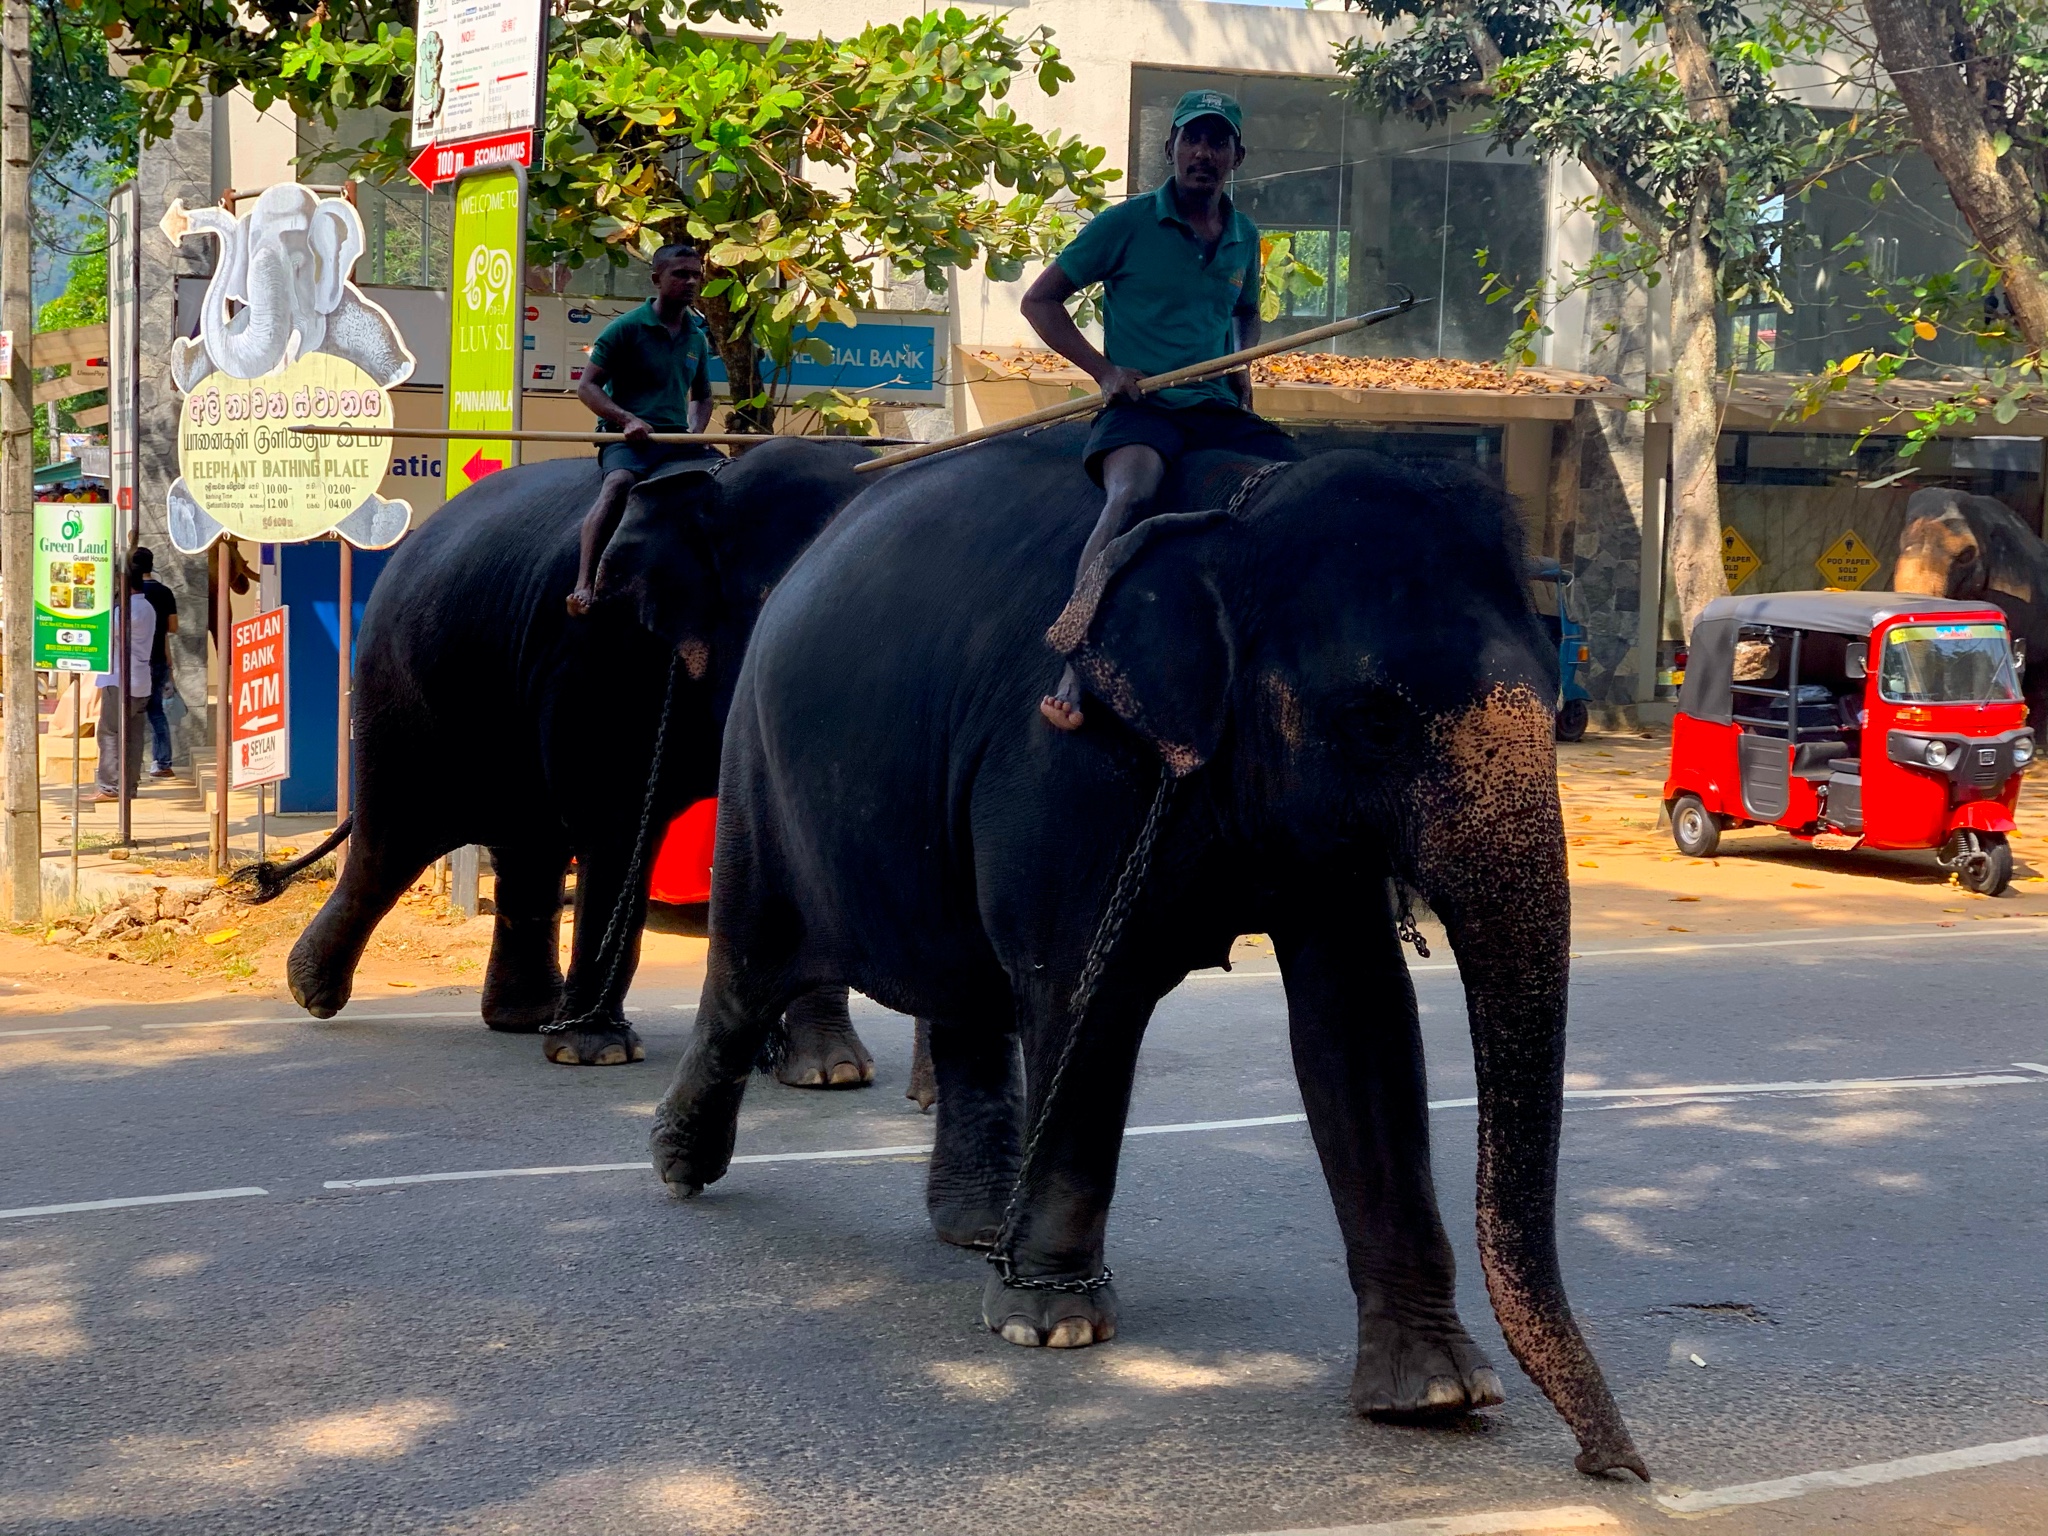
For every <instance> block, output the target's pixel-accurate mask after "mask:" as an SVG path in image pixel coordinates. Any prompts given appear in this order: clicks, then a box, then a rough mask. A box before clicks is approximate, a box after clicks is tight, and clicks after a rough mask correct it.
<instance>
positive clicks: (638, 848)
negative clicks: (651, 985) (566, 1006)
mask: <svg viewBox="0 0 2048 1536" xmlns="http://www.w3.org/2000/svg"><path fill="white" fill-rule="evenodd" d="M682 665H683V658H682V655H681V653H680V652H678V653H676V654H673V655H671V656H670V657H669V659H668V686H667V687H666V688H664V689H663V690H662V695H661V720H660V723H659V724H658V725H656V726H655V729H654V762H653V763H652V765H650V766H649V768H648V770H647V793H646V794H644V795H642V796H641V797H640V826H639V829H638V830H637V831H636V832H635V833H634V834H633V857H632V858H631V859H630V860H629V861H628V862H627V864H626V883H625V884H624V885H622V886H620V887H619V899H618V900H617V901H615V902H613V903H612V911H611V917H610V918H609V919H608V920H607V921H606V923H605V925H604V938H603V939H602V940H600V941H599V943H598V946H597V954H596V955H595V956H593V957H592V964H593V965H595V966H596V968H597V970H598V972H599V974H601V975H602V976H603V977H604V984H603V985H602V986H601V987H600V988H599V989H598V992H597V1001H596V1002H594V1003H592V1004H591V1005H590V1006H589V1007H588V1008H587V1009H585V1010H584V1011H583V1012H582V1013H580V1014H578V1015H577V1016H576V1017H575V1018H573V1019H557V1020H556V1021H555V1022H554V1023H552V1024H543V1025H541V1027H540V1032H541V1033H542V1034H544V1035H559V1034H565V1033H567V1032H568V1031H570V1030H572V1029H573V1030H583V1029H587V1028H589V1027H590V1026H591V1025H593V1024H608V1023H610V1022H611V1019H610V1016H609V1015H608V1014H607V1013H606V1012H605V1001H606V999H607V998H609V997H610V996H611V995H612V989H613V988H614V987H616V986H617V985H618V984H619V970H620V967H622V966H623V965H624V964H625V963H626V951H627V950H628V949H630V948H631V947H632V939H631V936H630V935H628V934H627V933H626V931H625V928H626V914H627V913H628V912H630V911H632V910H633V896H634V892H635V891H637V890H638V889H639V887H640V870H641V867H642V866H643V865H645V864H646V862H647V850H648V848H649V846H650V845H651V844H652V842H653V837H652V836H651V833H652V830H653V822H654V807H655V806H656V805H657V804H658V803H659V802H660V797H661V762H662V758H663V757H665V756H666V755H667V752H668V723H669V716H670V715H671V714H673V713H674V712H675V703H676V677H677V675H678V674H679V673H680V672H681V670H682ZM578 878H579V879H580V878H581V876H579V877H578ZM607 955H609V956H610V959H609V960H607V959H606V956H607Z"/></svg>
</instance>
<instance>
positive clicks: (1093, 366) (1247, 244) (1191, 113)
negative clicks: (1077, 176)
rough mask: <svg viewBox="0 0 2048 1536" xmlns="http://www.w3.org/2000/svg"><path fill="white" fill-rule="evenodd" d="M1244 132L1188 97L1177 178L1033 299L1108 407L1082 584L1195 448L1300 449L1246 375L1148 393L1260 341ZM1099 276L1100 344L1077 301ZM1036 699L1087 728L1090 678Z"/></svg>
mask: <svg viewBox="0 0 2048 1536" xmlns="http://www.w3.org/2000/svg"><path fill="white" fill-rule="evenodd" d="M1243 126H1244V114H1243V113H1242V111H1241V110H1240V109H1239V107H1238V104H1237V102H1236V101H1235V100H1234V99H1233V98H1232V97H1229V96H1226V95H1224V94H1223V93H1222V92H1221V91H1189V92H1188V93H1187V94H1186V95H1185V96H1183V97H1181V99H1180V102H1179V104H1178V105H1177V106H1176V107H1175V108H1174V111H1173V125H1172V128H1171V129H1170V131H1169V133H1168V135H1167V140H1166V157H1167V160H1168V162H1169V163H1170V164H1171V165H1172V167H1173V175H1172V176H1171V177H1169V178H1168V179H1167V180H1166V182H1165V183H1164V184H1162V185H1161V186H1159V187H1158V188H1156V189H1155V190H1153V191H1151V192H1148V193H1142V194H1140V195H1138V196H1136V197H1132V198H1130V199H1129V200H1128V201H1126V202H1124V203H1122V204H1120V205H1119V206H1117V207H1115V208H1111V209H1108V210H1106V211H1105V212H1103V213H1099V214H1097V215H1096V216H1095V217H1094V219H1093V220H1091V221H1090V222H1089V223H1088V225H1087V226H1086V227H1085V228H1084V229H1082V231H1081V233H1080V234H1078V235H1076V236H1075V237H1074V239H1073V242H1072V243H1071V244H1070V245H1068V246H1067V248H1066V249H1065V250H1064V251H1062V252H1060V255H1059V259H1058V260H1057V261H1056V262H1054V263H1053V265H1051V266H1049V267H1047V268H1046V269H1045V271H1044V272H1043V273H1042V274H1041V275H1040V277H1039V279H1038V281H1037V282H1035V283H1033V284H1032V285H1031V289H1030V291H1029V292H1028V293H1026V294H1025V295H1024V304H1023V309H1024V318H1025V319H1026V320H1028V321H1030V322H1031V328H1032V329H1033V330H1035V331H1036V332H1038V334H1039V337H1040V339H1041V340H1043V341H1044V342H1045V344H1046V345H1047V346H1049V347H1051V348H1052V349H1053V350H1054V351H1055V352H1058V353H1059V354H1060V355H1061V356H1062V357H1064V358H1066V359H1067V360H1068V361H1069V362H1071V363H1073V364H1074V365H1075V366H1076V367H1077V368H1080V369H1082V370H1084V371H1085V372H1086V373H1087V374H1088V376H1089V377H1090V378H1092V379H1094V380H1095V382H1096V384H1097V385H1098V386H1099V387H1100V388H1101V390H1102V394H1103V398H1104V399H1106V400H1108V402H1109V404H1108V405H1107V406H1106V407H1104V409H1103V411H1102V413H1101V414H1100V415H1099V416H1097V417H1096V418H1095V430H1094V431H1093V432H1092V433H1091V434H1090V435H1089V438H1088V447H1087V450H1086V463H1087V467H1088V474H1089V476H1090V477H1091V478H1092V479H1093V480H1094V481H1095V483H1096V484H1097V485H1099V486H1101V487H1102V489H1103V492H1104V500H1103V507H1102V516H1101V517H1100V518H1099V519H1098V520H1097V521H1096V524H1095V531H1094V532H1093V533H1091V534H1090V535H1089V536H1088V544H1087V547H1086V548H1085V549H1083V550H1082V552H1081V568H1080V570H1079V571H1078V572H1076V573H1075V581H1076V583H1077V584H1078V583H1079V581H1080V578H1081V577H1082V576H1083V575H1085V574H1086V572H1087V570H1088V567H1089V566H1090V565H1092V564H1094V562H1095V557H1096V556H1097V555H1099V554H1100V553H1101V552H1102V549H1103V546H1105V545H1106V544H1108V543H1109V541H1110V540H1111V539H1113V538H1115V537H1116V536H1117V535H1118V534H1119V533H1122V532H1123V531H1124V527H1125V525H1126V524H1127V523H1128V522H1129V521H1130V520H1131V514H1132V512H1133V511H1134V510H1135V509H1136V508H1137V507H1138V506H1140V505H1141V504H1142V503H1144V502H1145V501H1147V500H1149V499H1150V498H1151V496H1152V494H1153V493H1154V492H1155V491H1157V490H1158V489H1159V484H1160V481H1161V480H1162V479H1163V478H1164V476H1165V474H1166V467H1167V465H1168V464H1169V463H1171V462H1172V461H1173V460H1175V459H1178V458H1179V457H1180V456H1181V455H1182V454H1183V453H1185V452H1187V451H1188V450H1190V449H1192V448H1198V447H1199V448H1232V449H1236V450H1238V451H1239V452H1242V453H1251V454H1256V455H1259V456H1260V457H1262V458H1270V459H1292V458H1296V457H1299V455H1298V454H1297V453H1296V452H1295V450H1294V445H1293V444H1292V443H1291V442H1290V441H1289V440H1288V438H1287V435H1286V434H1285V433H1284V432H1282V431H1281V430H1280V429H1279V428H1278V427H1275V426H1274V425H1273V424H1272V423H1271V422H1269V421H1266V420H1264V419H1262V418H1260V417H1258V416H1255V415H1253V414H1252V411H1251V398H1252V383H1251V375H1250V374H1249V373H1248V372H1245V371H1242V370H1241V371H1239V372H1237V373H1233V374H1229V375H1226V376H1225V377H1223V378H1218V379H1205V380H1203V381H1202V382H1200V383H1198V384H1188V385H1183V386H1181V387H1179V388H1175V389H1164V390H1160V391H1159V392H1158V393H1157V394H1153V395H1140V394H1139V393H1138V381H1139V380H1141V379H1143V378H1145V377H1146V376H1147V375H1150V374H1155V373H1165V372H1168V371H1169V370H1171V369H1174V368H1185V367H1187V366H1189V365H1190V364H1193V363H1202V362H1207V361H1208V360H1209V359H1210V358H1212V357H1220V356H1222V355H1223V354H1224V353H1226V352H1234V351H1237V350H1239V349H1240V348H1243V347H1249V346H1252V345H1254V344H1256V343H1257V341H1258V339H1259V231H1258V227H1257V226H1256V225H1254V224H1253V223H1252V221H1251V220H1250V219H1248V218H1246V217H1245V216H1244V215H1243V214H1241V213H1239V212H1238V211H1237V209H1236V208H1235V207H1234V206H1233V205H1232V203H1231V201H1230V197H1229V195H1228V194H1227V193H1226V192H1225V190H1224V189H1225V187H1226V186H1228V185H1229V181H1230V177H1231V174H1232V173H1233V172H1234V171H1236V169H1237V168H1238V167H1239V166H1240V165H1242V164H1243V163H1244V141H1243V138H1242V136H1241V134H1242V129H1243ZM1097 282H1099V283H1101V284H1102V332H1103V350H1102V351H1101V352H1098V351H1096V350H1095V348H1094V347H1093V346H1091V345H1090V344H1089V342H1088V338H1087V337H1085V336H1083V335H1082V334H1081V331H1080V328H1079V327H1078V326H1076V325H1075V324H1074V320H1073V317H1072V316H1071V315H1069V314H1068V313H1067V307H1066V301H1067V300H1068V299H1069V298H1071V297H1072V296H1073V295H1074V294H1075V293H1077V292H1078V291H1080V290H1081V289H1082V288H1085V287H1087V286H1088V285H1089V284H1090V283H1097ZM1105 354H1107V355H1105ZM1038 707H1039V710H1040V711H1041V712H1042V713H1043V714H1044V716H1045V718H1046V719H1048V720H1050V721H1051V722H1052V723H1053V724H1054V725H1056V726H1058V727H1059V728H1060V729H1061V730H1063V731H1075V730H1079V729H1080V728H1081V720H1082V713H1081V684H1080V679H1079V678H1078V677H1076V676H1075V674H1074V669H1073V668H1072V667H1068V668H1067V670H1066V673H1065V675H1064V676H1062V677H1061V679H1060V683H1059V687H1058V689H1057V690H1056V691H1055V692H1053V693H1049V694H1047V695H1046V696H1045V697H1044V698H1043V699H1042V700H1040V701H1039V705H1038Z"/></svg>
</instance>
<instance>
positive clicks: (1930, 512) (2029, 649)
mask: <svg viewBox="0 0 2048 1536" xmlns="http://www.w3.org/2000/svg"><path fill="white" fill-rule="evenodd" d="M1892 589H1893V590H1894V591H1897V592H1924V593H1926V594H1927V595H1928V596H1930V597H1961V598H1981V599H1982V600H1984V601H1985V602H1988V603H1993V604H1996V605H1997V606H1998V607H2000V608H2002V609H2004V610H2005V620H2006V626H2007V628H2008V629H2009V630H2010V631H2011V633H2012V637H2013V638H2014V639H2015V640H2017V641H2020V642H2021V643H2022V644H2023V645H2024V646H2025V648H2026V655H2027V656H2028V657H2029V658H2030V659H2032V660H2033V661H2035V662H2036V663H2037V664H2036V666H2035V667H2034V668H2033V670H2032V672H2031V674H2028V673H2024V672H2023V673H2022V676H2021V687H2022V690H2023V691H2024V692H2025V694H2026V697H2027V723H2028V724H2029V725H2031V726H2033V728H2034V730H2035V731H2036V732H2037V733H2038V732H2040V731H2042V730H2044V729H2048V543H2043V542H2042V541H2041V538H2040V536H2039V535H2038V534H2036V533H2035V532H2034V530H2033V529H2031V528H2029V527H2028V526H2027V525H2026V524H2025V523H2023V522H2021V521H2020V519H2019V515H2018V514H2017V513H2015V512H2014V511H2013V510H2012V508H2010V507H2008V506H2007V505H2006V504H2005V503H2004V502H2002V501H1999V500H1997V499H1995V498H1994V497H1990V496H1972V495H1970V494H1969V493H1968V492H1966V491H1954V490H1948V489H1945V488H1940V487H1929V488H1928V489H1926V490H1922V491H1915V492H1914V493H1913V495H1912V498H1911V499H1910V500H1909V501H1908V502H1907V503H1906V526H1905V527H1904V528H1903V529H1902V530H1901V531H1900V533H1899V558H1898V563H1897V564H1896V565H1895V566H1894V567H1893V574H1892Z"/></svg>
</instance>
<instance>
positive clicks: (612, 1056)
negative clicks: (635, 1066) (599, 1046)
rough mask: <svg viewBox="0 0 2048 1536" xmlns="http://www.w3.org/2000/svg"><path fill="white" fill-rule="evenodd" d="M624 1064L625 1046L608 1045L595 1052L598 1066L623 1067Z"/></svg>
mask: <svg viewBox="0 0 2048 1536" xmlns="http://www.w3.org/2000/svg"><path fill="white" fill-rule="evenodd" d="M625 1064H626V1048H625V1047H624V1046H623V1045H608V1046H606V1047H605V1048H604V1049H603V1050H601V1051H599V1052H598V1053H597V1065H598V1066H600V1067H623V1066H624V1065H625Z"/></svg>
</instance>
